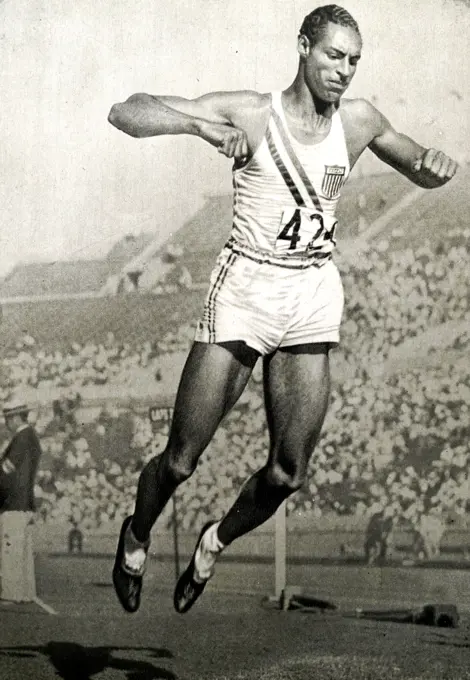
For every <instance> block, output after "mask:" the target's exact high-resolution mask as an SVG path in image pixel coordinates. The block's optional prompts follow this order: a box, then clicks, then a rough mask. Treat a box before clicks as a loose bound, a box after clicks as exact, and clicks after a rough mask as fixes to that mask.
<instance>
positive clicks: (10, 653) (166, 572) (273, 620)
mask: <svg viewBox="0 0 470 680" xmlns="http://www.w3.org/2000/svg"><path fill="white" fill-rule="evenodd" d="M111 568H112V559H111V558H93V557H74V558H70V557H46V556H40V557H39V559H38V563H37V582H38V594H39V596H40V597H41V599H42V600H43V601H44V602H46V603H47V604H48V605H49V606H51V607H53V608H54V609H55V610H56V612H57V615H50V614H47V613H46V612H45V611H44V610H43V609H42V608H41V607H39V606H37V605H36V604H20V605H13V604H7V603H2V604H0V622H1V625H0V678H1V680H20V679H21V680H30V679H31V680H33V678H34V680H52V678H54V679H56V680H57V678H62V679H63V680H89V679H91V678H93V679H96V680H111V679H113V680H125V679H127V680H154V679H158V678H163V679H165V678H166V679H169V680H195V679H200V680H214V679H215V678H218V679H219V680H222V679H224V680H235V679H236V680H255V678H256V679H258V678H260V679H261V680H311V679H312V678H321V679H322V680H325V679H326V680H328V679H329V678H331V679H333V678H334V679H335V680H338V679H339V680H343V679H346V678H348V679H349V678H351V679H355V680H356V679H357V680H367V678H370V679H371V680H372V679H375V678H377V679H380V680H388V679H393V680H395V679H396V680H398V679H400V680H412V679H413V680H417V679H424V678H426V679H431V678H432V679H433V680H442V679H448V680H459V679H460V678H469V679H470V572H468V571H465V570H461V571H460V570H444V569H442V570H438V569H416V568H415V569H401V568H400V569H398V568H384V569H378V568H372V569H368V568H365V567H327V566H318V565H309V566H305V565H304V566H295V567H292V568H291V569H290V573H289V581H290V582H291V583H297V584H299V585H303V586H304V587H306V588H307V589H308V590H309V591H310V592H312V593H315V594H316V595H318V596H319V597H325V598H330V599H332V600H333V601H334V602H336V603H341V604H343V605H344V607H355V606H361V605H362V606H374V605H375V606H376V607H385V606H395V607H401V606H406V605H410V606H412V605H414V604H419V603H422V604H424V603H425V602H428V601H429V602H446V601H447V602H452V601H453V602H456V603H457V604H458V605H459V610H460V611H461V613H462V620H461V625H460V627H459V628H458V629H455V630H451V629H441V628H430V627H424V626H415V625H411V624H399V623H390V622H373V621H366V620H356V619H350V618H342V617H340V616H337V615H328V614H327V615H323V614H320V613H318V612H315V613H311V612H308V613H305V612H304V613H302V612H281V611H279V610H278V609H275V608H273V606H272V605H269V604H268V603H266V602H265V603H264V604H263V603H262V600H263V596H265V595H267V594H269V593H270V591H271V589H272V580H273V574H272V568H271V567H270V566H269V565H260V564H245V565H242V564H238V563H228V562H226V563H224V562H222V563H221V564H220V565H219V567H218V570H217V575H216V577H215V578H214V581H213V582H212V583H211V584H210V585H209V586H208V588H207V591H206V592H205V593H204V595H203V596H202V598H201V600H200V602H198V603H197V605H195V607H194V609H193V610H191V612H189V613H188V614H186V615H184V616H180V615H178V614H176V613H175V612H174V611H173V609H172V601H171V600H172V588H173V583H174V573H173V566H172V564H171V563H156V562H153V563H152V564H151V567H150V569H149V573H148V576H147V579H146V584H145V597H144V600H143V603H142V607H141V610H140V611H139V612H138V614H136V615H128V614H125V613H124V612H122V611H121V609H120V607H119V605H118V603H117V601H116V598H115V595H114V592H113V590H112V588H111V586H110V571H111ZM242 593H243V594H242ZM467 612H468V613H467Z"/></svg>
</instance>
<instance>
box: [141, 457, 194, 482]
mask: <svg viewBox="0 0 470 680" xmlns="http://www.w3.org/2000/svg"><path fill="white" fill-rule="evenodd" d="M196 465H197V460H194V459H193V458H192V457H191V456H188V455H187V454H185V452H184V451H181V452H178V453H175V452H173V451H169V450H165V451H164V452H163V453H161V454H160V455H158V456H155V457H154V458H152V459H151V460H150V461H149V462H148V463H147V465H146V466H145V467H144V468H143V470H142V472H141V474H140V480H139V483H141V484H149V483H150V484H153V483H155V484H157V482H158V480H161V479H165V480H167V481H168V482H171V483H172V484H174V485H179V484H181V483H182V482H185V481H186V480H187V479H188V478H189V477H191V475H192V474H193V472H194V470H195V469H196Z"/></svg>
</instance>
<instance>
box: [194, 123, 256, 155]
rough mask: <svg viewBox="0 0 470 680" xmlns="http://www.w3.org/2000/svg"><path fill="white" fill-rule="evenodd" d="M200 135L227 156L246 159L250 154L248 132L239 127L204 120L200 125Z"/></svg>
mask: <svg viewBox="0 0 470 680" xmlns="http://www.w3.org/2000/svg"><path fill="white" fill-rule="evenodd" d="M199 136H200V137H201V138H202V139H204V140H205V141H206V142H209V144H212V146H215V147H216V149H217V151H218V152H219V153H221V154H223V155H224V156H227V158H234V159H235V160H237V161H244V160H246V158H247V156H248V141H247V139H246V133H245V132H244V131H243V130H240V129H239V128H236V127H232V126H231V125H223V124H220V123H210V122H207V121H204V122H203V123H201V125H200V132H199Z"/></svg>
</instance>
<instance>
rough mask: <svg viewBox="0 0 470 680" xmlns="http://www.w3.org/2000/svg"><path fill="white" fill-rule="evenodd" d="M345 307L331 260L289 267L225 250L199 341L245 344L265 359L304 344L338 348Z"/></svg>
mask: <svg viewBox="0 0 470 680" xmlns="http://www.w3.org/2000/svg"><path fill="white" fill-rule="evenodd" d="M229 243H230V242H229ZM343 303H344V295H343V286H342V283H341V277H340V275H339V272H338V269H337V267H336V265H335V264H334V262H333V261H332V260H328V261H327V262H326V263H324V264H322V266H318V264H316V263H315V262H314V261H313V260H310V261H308V262H307V263H305V264H303V265H302V266H298V265H297V266H292V267H291V266H289V264H273V263H272V262H266V261H263V258H262V257H260V258H259V259H257V257H256V252H255V251H252V252H250V251H248V250H247V249H246V248H245V249H244V252H243V251H242V250H241V249H237V248H235V249H234V248H232V247H230V246H228V245H227V246H225V247H224V248H223V250H222V252H221V253H220V255H219V257H218V258H217V262H216V265H215V267H214V269H213V271H212V274H211V278H210V285H209V291H208V293H207V296H206V300H205V304H204V312H203V316H202V318H201V319H200V321H199V323H198V326H197V329H196V335H195V340H197V341H199V342H207V343H220V342H229V341H233V340H242V341H245V342H246V344H247V345H249V346H250V347H252V348H253V349H256V350H257V351H258V352H260V353H261V354H263V355H264V354H270V353H271V352H274V351H275V350H276V349H278V348H280V347H290V346H292V345H301V344H305V343H329V344H330V345H331V346H335V345H337V344H338V342H339V328H340V324H341V316H342V313H343Z"/></svg>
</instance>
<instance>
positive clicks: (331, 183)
mask: <svg viewBox="0 0 470 680" xmlns="http://www.w3.org/2000/svg"><path fill="white" fill-rule="evenodd" d="M345 174H346V168H345V167H344V165H325V174H324V175H323V182H322V185H321V190H322V193H323V195H324V196H325V197H326V198H334V197H335V196H337V195H338V194H339V190H340V189H341V187H342V185H343V182H344V176H345Z"/></svg>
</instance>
